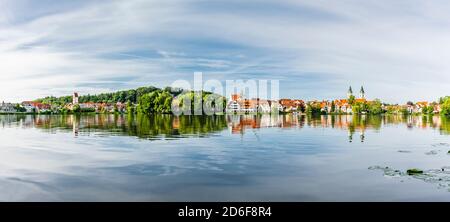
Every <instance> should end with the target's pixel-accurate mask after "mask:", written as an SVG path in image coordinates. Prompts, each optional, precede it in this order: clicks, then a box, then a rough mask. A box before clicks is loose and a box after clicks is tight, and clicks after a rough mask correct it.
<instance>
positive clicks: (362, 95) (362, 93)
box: [359, 86, 365, 99]
mask: <svg viewBox="0 0 450 222" xmlns="http://www.w3.org/2000/svg"><path fill="white" fill-rule="evenodd" d="M359 97H360V98H362V99H364V97H365V92H364V88H363V87H362V86H361V90H360V91H359Z"/></svg>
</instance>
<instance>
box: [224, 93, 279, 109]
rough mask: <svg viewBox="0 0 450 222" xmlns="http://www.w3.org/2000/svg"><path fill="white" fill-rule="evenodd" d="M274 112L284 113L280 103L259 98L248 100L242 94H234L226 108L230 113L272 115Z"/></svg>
mask: <svg viewBox="0 0 450 222" xmlns="http://www.w3.org/2000/svg"><path fill="white" fill-rule="evenodd" d="M274 111H283V107H282V106H281V104H280V103H279V102H278V101H276V100H265V99H259V98H256V99H255V98H253V99H247V98H244V97H243V96H242V95H240V94H232V95H231V96H230V99H229V101H228V102H227V106H226V112H228V113H241V112H242V113H271V112H274Z"/></svg>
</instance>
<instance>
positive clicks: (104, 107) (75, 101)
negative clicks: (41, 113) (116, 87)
mask: <svg viewBox="0 0 450 222" xmlns="http://www.w3.org/2000/svg"><path fill="white" fill-rule="evenodd" d="M75 105H78V106H79V107H80V109H82V110H91V111H95V112H114V111H118V112H125V111H126V104H124V103H121V102H117V103H94V102H85V103H80V95H79V93H77V92H74V93H73V95H72V103H69V104H66V105H65V106H64V108H66V109H68V110H73V109H74V108H75Z"/></svg>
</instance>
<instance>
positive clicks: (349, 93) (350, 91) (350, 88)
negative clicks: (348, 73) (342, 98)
mask: <svg viewBox="0 0 450 222" xmlns="http://www.w3.org/2000/svg"><path fill="white" fill-rule="evenodd" d="M350 96H353V90H352V87H351V86H350V87H349V88H348V92H347V98H350Z"/></svg>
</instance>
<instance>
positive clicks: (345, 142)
mask: <svg viewBox="0 0 450 222" xmlns="http://www.w3.org/2000/svg"><path fill="white" fill-rule="evenodd" d="M449 150H450V120H449V119H446V118H442V117H439V116H432V117H421V116H417V117H416V116H408V117H402V116H317V117H308V116H303V115H280V116H275V115H273V116H270V115H267V116H265V115H262V116H253V115H248V116H247V115H245V116H244V115H242V116H239V115H236V116H215V117H199V116H190V117H189V116H185V117H174V116H171V115H155V116H126V115H123V116H122V115H82V116H70V115H69V116H26V115H22V116H15V115H2V116H0V190H1V191H2V192H0V201H450V154H447V153H448V151H449ZM410 168H418V169H421V170H423V171H424V173H423V174H419V175H408V174H407V173H406V170H407V169H410Z"/></svg>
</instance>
